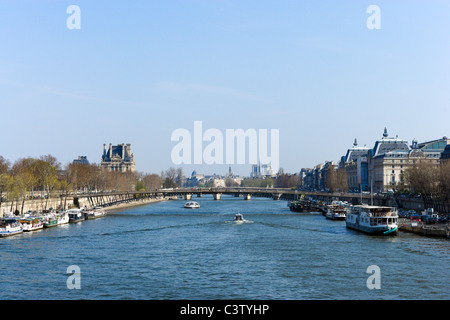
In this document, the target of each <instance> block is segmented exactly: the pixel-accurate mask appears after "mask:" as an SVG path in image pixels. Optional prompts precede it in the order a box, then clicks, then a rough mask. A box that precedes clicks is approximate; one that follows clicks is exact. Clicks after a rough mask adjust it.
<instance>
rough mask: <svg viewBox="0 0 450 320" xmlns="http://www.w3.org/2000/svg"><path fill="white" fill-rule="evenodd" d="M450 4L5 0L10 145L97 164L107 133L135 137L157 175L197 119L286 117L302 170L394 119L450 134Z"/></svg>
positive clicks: (5, 108)
mask: <svg viewBox="0 0 450 320" xmlns="http://www.w3.org/2000/svg"><path fill="white" fill-rule="evenodd" d="M70 5H77V6H79V8H80V9H81V13H80V18H81V29H79V30H76V29H75V30H70V29H68V28H67V25H66V20H67V19H68V17H69V16H70V15H69V14H67V12H66V10H67V8H68V7H69V6H70ZM370 5H377V6H378V7H379V8H380V9H381V12H380V17H381V29H379V30H377V29H374V30H371V29H369V28H367V25H366V21H367V19H368V18H369V17H370V14H368V13H367V12H366V10H367V8H368V7H369V6H370ZM449 16H450V2H449V1H448V0H441V1H439V0H434V1H408V2H404V1H401V2H400V1H344V0H340V1H336V0H324V1H320V2H319V1H300V0H299V1H279V0H258V1H257V0H249V1H242V0H229V1H221V0H209V1H199V0H174V1H157V0H154V1H121V0H118V1H114V2H112V1H49V0H47V1H20V2H19V1H1V0H0V39H1V42H0V43H1V44H0V46H1V50H0V110H1V118H0V119H1V120H0V122H1V129H2V138H1V140H0V146H1V149H0V155H2V156H3V157H5V158H6V159H8V160H9V161H11V162H12V163H13V162H14V161H15V160H17V159H18V158H23V157H28V156H31V157H39V156H40V155H46V154H52V155H54V156H55V157H57V159H58V160H59V161H60V162H61V163H62V164H63V165H65V164H67V163H69V162H72V161H73V160H74V159H77V158H78V156H87V158H88V160H89V161H90V162H91V163H94V162H95V163H100V161H101V155H102V152H103V144H104V143H106V144H107V145H108V144H109V143H112V144H113V145H117V144H121V143H130V144H131V151H132V152H133V153H134V155H135V158H136V170H137V171H140V172H145V173H157V174H159V173H160V172H161V171H164V170H166V169H168V168H169V167H177V165H175V164H173V163H172V161H171V150H172V148H173V147H174V145H175V144H176V143H174V142H172V141H171V134H172V132H173V131H174V130H176V129H179V128H185V129H187V130H193V124H194V121H198V120H201V121H202V122H203V125H204V127H205V128H217V129H219V130H221V131H223V132H225V130H226V129H238V128H242V129H244V130H246V129H251V128H253V129H267V130H270V129H279V136H280V139H279V143H280V156H279V161H280V167H282V168H283V169H284V171H285V172H298V171H300V169H301V168H312V167H314V166H315V165H317V164H319V163H323V162H325V161H331V160H332V161H336V162H337V161H339V159H340V157H341V156H342V155H344V154H345V152H346V151H347V149H348V148H350V147H351V146H352V145H353V142H354V140H355V138H356V139H357V140H358V144H359V145H360V146H364V145H366V146H367V147H370V148H372V147H373V145H374V143H375V141H376V140H378V139H380V138H381V137H382V134H383V130H384V128H385V127H386V128H387V130H388V133H389V136H393V137H395V136H398V137H399V138H401V139H404V140H407V141H408V142H409V143H411V141H412V140H413V139H417V140H418V141H419V142H423V141H429V140H434V139H439V138H442V137H443V136H450V125H449V118H450V90H449V88H450V59H449V57H450V19H449V18H448V17H449ZM182 167H183V169H184V172H185V174H186V175H190V173H191V172H192V171H193V170H194V169H195V170H196V171H197V172H199V173H204V174H213V173H216V174H221V175H224V174H226V173H227V171H228V165H226V164H224V165H211V166H208V165H201V166H196V165H186V166H182ZM231 167H232V170H233V172H234V173H236V174H239V175H249V174H250V172H251V165H250V164H248V165H232V166H231Z"/></svg>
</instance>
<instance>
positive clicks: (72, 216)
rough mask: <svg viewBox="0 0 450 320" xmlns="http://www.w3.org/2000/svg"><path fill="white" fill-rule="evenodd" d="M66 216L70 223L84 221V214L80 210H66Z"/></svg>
mask: <svg viewBox="0 0 450 320" xmlns="http://www.w3.org/2000/svg"><path fill="white" fill-rule="evenodd" d="M67 214H68V215H69V222H72V223H75V222H82V221H84V220H85V219H86V218H85V214H84V212H83V210H81V209H69V210H67Z"/></svg>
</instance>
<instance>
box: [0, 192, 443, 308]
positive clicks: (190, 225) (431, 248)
mask: <svg viewBox="0 0 450 320" xmlns="http://www.w3.org/2000/svg"><path fill="white" fill-rule="evenodd" d="M193 200H195V201H198V202H199V203H200V205H201V208H200V209H194V210H191V209H184V208H183V204H184V200H176V201H167V202H159V203H153V204H149V205H146V206H141V207H135V208H131V209H123V210H121V211H116V212H111V213H109V214H108V216H107V217H105V218H101V219H97V220H91V221H85V222H82V223H78V224H68V225H65V226H59V227H55V228H51V229H44V230H41V231H36V232H32V233H24V234H21V235H17V236H13V237H9V238H3V239H0V299H145V300H148V299H151V300H161V299H164V300H175V299H176V300H178V299H192V300H217V299H245V300H247V299H249V300H256V299H261V300H288V299H289V300H300V299H302V300H303V299H308V300H309V299H411V298H412V299H440V300H441V299H449V298H450V289H449V288H450V286H449V284H450V280H449V279H450V269H449V266H450V241H448V240H446V239H437V238H427V237H421V236H418V235H414V234H409V233H403V232H400V233H399V235H398V236H396V237H379V236H369V235H365V234H362V233H359V232H356V231H352V230H349V229H347V228H346V227H345V222H344V221H330V220H326V219H325V218H324V216H322V215H321V214H313V213H293V212H291V211H289V208H288V207H287V202H286V201H273V200H271V199H257V198H253V199H252V200H251V201H245V200H243V199H242V198H234V197H231V196H223V197H222V200H220V201H215V200H213V198H212V197H210V196H204V197H203V198H195V197H194V198H193ZM238 212H239V213H242V214H243V215H244V218H245V219H247V220H251V221H253V223H247V224H241V225H237V224H234V223H227V222H226V221H230V220H232V219H233V217H234V215H235V214H236V213H238ZM69 266H76V267H78V268H79V269H78V270H79V274H73V273H72V272H73V271H72V269H69V270H68V267H69ZM369 266H377V267H379V272H378V273H374V274H372V273H367V269H368V267H369ZM74 276H76V277H77V278H76V280H73V279H74V278H73V277H74ZM374 276H379V277H378V278H377V279H379V282H377V283H379V289H377V288H375V289H369V288H368V285H367V282H368V279H369V278H370V277H372V278H370V279H371V280H370V281H369V282H370V283H375V280H373V277H374ZM68 280H70V281H68ZM68 283H69V285H68ZM71 284H72V285H73V284H78V285H79V287H78V288H79V289H73V290H70V289H69V288H68V287H70V285H71Z"/></svg>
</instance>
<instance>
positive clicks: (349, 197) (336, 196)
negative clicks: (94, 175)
mask: <svg viewBox="0 0 450 320" xmlns="http://www.w3.org/2000/svg"><path fill="white" fill-rule="evenodd" d="M206 194H209V195H212V196H213V197H214V199H215V200H220V199H221V198H222V196H224V195H229V196H233V197H237V198H243V199H244V200H251V199H252V197H264V198H271V199H273V200H287V201H293V200H298V199H300V197H301V196H302V195H303V196H311V197H313V198H314V199H317V200H323V201H331V200H342V201H348V202H349V203H352V204H360V203H366V204H374V205H395V200H393V199H392V198H389V197H388V196H384V195H370V194H357V193H328V192H312V191H300V190H294V189H284V188H243V187H230V188H223V187H218V188H173V189H172V188H171V189H156V190H150V191H135V192H89V193H73V194H67V195H64V196H61V197H64V198H65V199H68V198H73V204H75V205H78V206H84V205H87V206H92V207H94V206H111V205H116V204H120V203H124V202H132V201H141V200H144V199H155V198H159V199H163V198H174V197H177V198H183V199H185V200H191V199H192V198H193V197H202V196H203V195H206ZM71 202H72V201H71Z"/></svg>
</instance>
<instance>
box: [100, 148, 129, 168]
mask: <svg viewBox="0 0 450 320" xmlns="http://www.w3.org/2000/svg"><path fill="white" fill-rule="evenodd" d="M100 166H101V168H102V169H105V170H109V171H114V172H123V173H125V172H134V170H135V163H134V155H133V154H132V153H131V144H124V143H123V144H119V145H117V146H113V145H112V144H111V143H110V144H109V149H108V150H107V149H106V144H104V145H103V155H102V161H101V164H100Z"/></svg>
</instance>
